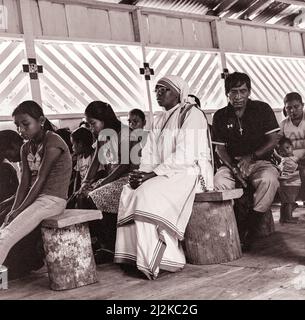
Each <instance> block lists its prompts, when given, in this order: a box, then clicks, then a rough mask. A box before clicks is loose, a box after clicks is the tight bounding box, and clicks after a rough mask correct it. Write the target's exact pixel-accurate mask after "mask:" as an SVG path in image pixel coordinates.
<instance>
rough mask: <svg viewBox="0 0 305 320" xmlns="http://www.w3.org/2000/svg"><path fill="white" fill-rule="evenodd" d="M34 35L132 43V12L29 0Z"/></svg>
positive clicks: (44, 0) (43, 0) (133, 37)
mask: <svg viewBox="0 0 305 320" xmlns="http://www.w3.org/2000/svg"><path fill="white" fill-rule="evenodd" d="M30 1H31V6H32V15H33V25H34V30H35V35H36V36H41V35H43V36H52V37H60V38H82V39H99V40H104V41H107V40H113V41H122V42H133V41H135V35H134V27H133V20H132V12H131V11H127V10H125V9H124V10H123V9H122V10H119V9H114V8H113V9H109V8H105V9H103V8H101V9H99V8H96V7H92V5H89V4H88V5H86V4H74V3H73V4H69V3H68V1H67V3H58V2H52V1H46V0H38V1H37V0H30Z"/></svg>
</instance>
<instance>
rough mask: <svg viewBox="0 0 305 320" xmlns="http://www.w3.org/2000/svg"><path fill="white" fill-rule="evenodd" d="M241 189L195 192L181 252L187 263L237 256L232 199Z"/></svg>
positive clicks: (238, 243)
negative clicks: (183, 249) (183, 252)
mask: <svg viewBox="0 0 305 320" xmlns="http://www.w3.org/2000/svg"><path fill="white" fill-rule="evenodd" d="M242 194H243V190H242V189H233V190H223V191H209V192H203V193H198V194H196V197H195V202H194V205H193V211H192V214H191V218H190V220H189V223H188V225H187V228H186V231H185V242H184V245H185V255H186V260H187V262H189V263H191V264H216V263H223V262H228V261H232V260H235V259H238V258H240V257H241V255H242V253H241V247H240V240H239V235H238V230H237V225H236V220H235V215H234V210H233V201H232V200H233V199H237V198H240V197H241V196H242Z"/></svg>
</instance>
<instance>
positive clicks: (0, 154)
mask: <svg viewBox="0 0 305 320" xmlns="http://www.w3.org/2000/svg"><path fill="white" fill-rule="evenodd" d="M22 145H23V139H22V138H21V137H20V135H19V134H18V133H17V132H16V131H13V130H2V131H0V158H1V160H2V161H3V159H7V160H9V161H11V162H19V161H21V159H20V148H21V146H22Z"/></svg>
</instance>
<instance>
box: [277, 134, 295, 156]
mask: <svg viewBox="0 0 305 320" xmlns="http://www.w3.org/2000/svg"><path fill="white" fill-rule="evenodd" d="M277 151H278V153H279V155H280V156H282V157H291V156H293V145H292V142H291V140H290V139H289V138H286V137H282V138H281V139H280V141H279V144H278V150H277Z"/></svg>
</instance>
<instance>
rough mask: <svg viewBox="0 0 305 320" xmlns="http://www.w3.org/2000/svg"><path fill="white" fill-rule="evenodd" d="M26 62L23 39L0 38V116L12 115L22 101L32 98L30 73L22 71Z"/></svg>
mask: <svg viewBox="0 0 305 320" xmlns="http://www.w3.org/2000/svg"><path fill="white" fill-rule="evenodd" d="M26 63H27V60H26V56H25V47H24V43H23V41H22V40H19V39H18V40H17V39H16V40H3V39H0V101H1V104H0V116H8V115H11V114H12V112H13V110H14V108H16V106H17V105H18V104H19V103H20V102H22V101H23V100H28V99H31V89H30V78H29V74H26V73H23V71H22V65H23V64H26Z"/></svg>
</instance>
